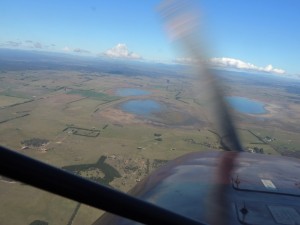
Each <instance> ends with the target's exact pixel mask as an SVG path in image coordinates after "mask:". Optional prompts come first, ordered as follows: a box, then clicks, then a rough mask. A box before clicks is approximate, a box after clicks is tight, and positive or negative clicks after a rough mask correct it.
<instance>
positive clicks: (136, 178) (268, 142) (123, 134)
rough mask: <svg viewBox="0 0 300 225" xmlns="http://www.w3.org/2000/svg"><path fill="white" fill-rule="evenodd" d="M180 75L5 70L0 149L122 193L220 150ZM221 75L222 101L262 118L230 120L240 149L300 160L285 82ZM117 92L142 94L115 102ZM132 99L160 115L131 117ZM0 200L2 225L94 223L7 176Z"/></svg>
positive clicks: (91, 213) (210, 123)
mask: <svg viewBox="0 0 300 225" xmlns="http://www.w3.org/2000/svg"><path fill="white" fill-rule="evenodd" d="M177 69H178V68H171V67H170V68H169V69H168V70H166V69H164V70H162V71H160V70H159V69H154V71H153V74H151V72H149V71H148V70H147V73H146V72H141V71H139V72H137V73H136V75H134V76H131V75H130V74H128V73H129V72H128V73H127V72H124V74H120V73H115V72H111V73H108V72H107V71H104V72H103V71H101V70H100V71H96V72H95V71H94V72H86V71H78V70H71V69H70V70H59V69H52V70H42V69H39V70H22V71H18V70H15V71H14V70H10V71H2V72H1V74H0V76H1V83H0V144H1V145H3V146H6V147H9V148H11V149H13V150H15V151H18V152H20V153H22V154H25V155H28V156H31V157H34V158H36V159H39V160H41V161H43V162H46V163H50V164H52V165H55V166H57V167H60V168H63V169H65V170H67V171H70V172H73V173H75V174H78V175H80V176H84V177H86V178H88V179H92V180H94V181H96V182H99V183H102V184H104V185H108V186H110V187H112V188H116V189H119V190H121V191H124V192H126V191H128V190H130V189H131V188H132V187H133V186H134V185H135V184H136V183H138V182H140V181H141V180H142V179H143V178H144V177H146V176H147V175H148V174H149V173H151V172H152V171H154V170H155V169H156V168H158V167H160V166H162V165H164V164H165V163H166V162H167V161H169V160H172V159H175V158H176V157H178V156H181V155H184V154H186V153H189V152H194V151H209V150H211V149H216V150H220V151H222V150H223V147H222V145H221V143H220V137H219V134H218V131H217V130H216V129H215V125H216V124H214V123H215V122H214V119H213V118H212V115H211V114H210V111H209V109H208V108H209V104H210V103H211V102H210V101H208V100H205V99H201V98H198V97H197V95H194V93H198V95H200V94H202V95H203V89H200V88H199V86H198V85H199V83H198V82H197V79H196V78H195V77H193V76H191V74H189V72H185V70H183V69H180V73H179V72H176V71H177ZM228 74H230V72H226V73H224V74H221V78H222V79H223V80H224V81H223V83H224V91H225V93H226V95H235V96H243V97H247V98H250V99H255V100H257V101H261V102H263V103H264V104H265V108H266V110H267V111H268V113H266V114H261V115H249V114H241V113H237V112H235V116H234V118H235V120H236V124H237V127H238V132H239V135H240V137H241V140H242V142H243V146H244V148H245V150H247V151H249V152H253V154H271V155H273V154H274V155H278V154H282V155H288V156H292V157H300V151H299V150H300V149H299V146H300V140H299V138H298V137H299V131H300V130H299V121H300V118H299V115H300V114H299V113H300V103H299V102H300V101H298V100H299V98H300V97H299V95H298V93H294V92H292V91H289V90H294V89H289V88H288V87H289V85H290V84H289V83H288V82H286V83H280V84H281V86H278V81H277V80H274V81H270V80H269V81H268V83H267V84H266V83H263V84H262V83H257V82H255V80H251V79H250V81H249V80H248V82H247V83H246V82H245V80H244V79H242V78H241V77H242V76H243V75H239V76H238V75H237V74H235V72H232V77H230V76H229V75H228ZM224 77H225V78H226V79H225V78H224ZM228 79H229V80H228ZM275 84H276V85H275ZM294 85H295V84H292V85H291V86H294ZM120 88H128V89H137V90H145V91H147V93H149V94H146V95H127V96H120V95H118V90H119V89H120ZM199 93H200V94H199ZM131 100H151V101H155V103H157V104H158V105H159V107H161V108H158V111H155V112H152V111H147V112H145V111H143V110H146V109H147V110H152V109H153V107H152V106H150V107H149V108H148V106H147V107H146V106H143V107H141V108H140V109H139V110H140V111H138V112H141V113H138V114H136V113H130V112H128V111H126V110H124V108H123V106H122V104H123V103H125V102H128V101H131ZM136 107H140V106H136ZM155 109H157V108H155ZM233 111H234V110H233ZM0 199H1V205H0V224H4V223H3V221H5V224H6V225H14V224H26V225H29V224H38V222H39V221H40V224H42V223H44V224H64V225H68V224H73V225H76V224H83V223H85V224H91V223H92V222H93V221H95V220H96V219H97V218H98V217H99V216H100V215H101V214H102V212H101V211H99V210H95V209H92V208H90V207H88V206H85V205H82V204H78V203H76V202H73V201H70V200H66V199H63V198H61V197H58V196H54V195H51V194H49V193H47V192H43V191H40V190H36V189H34V188H32V187H29V186H27V185H24V184H21V183H19V182H15V181H12V180H9V179H7V178H4V177H0Z"/></svg>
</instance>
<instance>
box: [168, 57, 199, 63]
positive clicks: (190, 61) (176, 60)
mask: <svg viewBox="0 0 300 225" xmlns="http://www.w3.org/2000/svg"><path fill="white" fill-rule="evenodd" d="M173 62H174V63H178V64H193V63H196V62H197V60H196V59H193V58H189V57H182V58H177V59H175V60H173Z"/></svg>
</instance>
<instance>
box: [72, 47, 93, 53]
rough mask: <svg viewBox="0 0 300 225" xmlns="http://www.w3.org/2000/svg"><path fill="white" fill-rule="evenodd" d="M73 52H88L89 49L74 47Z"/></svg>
mask: <svg viewBox="0 0 300 225" xmlns="http://www.w3.org/2000/svg"><path fill="white" fill-rule="evenodd" d="M73 52H77V53H90V51H88V50H85V49H82V48H74V49H73Z"/></svg>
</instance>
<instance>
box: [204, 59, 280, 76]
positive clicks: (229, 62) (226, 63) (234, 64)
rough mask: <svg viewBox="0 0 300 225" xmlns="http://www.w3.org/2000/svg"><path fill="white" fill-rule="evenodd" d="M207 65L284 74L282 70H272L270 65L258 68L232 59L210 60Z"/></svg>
mask: <svg viewBox="0 0 300 225" xmlns="http://www.w3.org/2000/svg"><path fill="white" fill-rule="evenodd" d="M209 63H210V64H211V65H213V66H220V67H230V68H235V69H242V70H252V71H259V72H266V73H277V74H283V73H285V71H284V70H283V69H278V68H274V67H273V66H272V65H267V66H265V67H259V66H256V65H253V64H251V63H248V62H244V61H242V60H239V59H233V58H211V59H210V60H209Z"/></svg>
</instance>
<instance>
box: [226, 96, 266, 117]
mask: <svg viewBox="0 0 300 225" xmlns="http://www.w3.org/2000/svg"><path fill="white" fill-rule="evenodd" d="M225 100H226V101H227V102H228V103H229V105H230V106H231V107H232V108H233V109H234V110H236V111H238V112H240V113H246V114H264V113H266V112H267V111H266V110H265V108H264V106H265V105H264V103H262V102H258V101H254V100H251V99H249V98H243V97H237V96H230V97H225Z"/></svg>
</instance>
